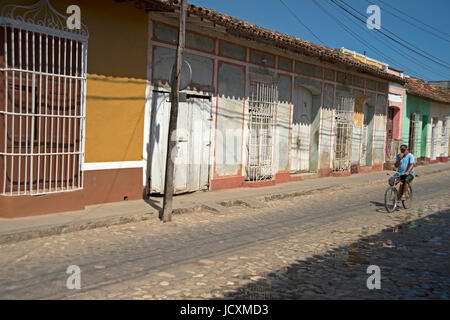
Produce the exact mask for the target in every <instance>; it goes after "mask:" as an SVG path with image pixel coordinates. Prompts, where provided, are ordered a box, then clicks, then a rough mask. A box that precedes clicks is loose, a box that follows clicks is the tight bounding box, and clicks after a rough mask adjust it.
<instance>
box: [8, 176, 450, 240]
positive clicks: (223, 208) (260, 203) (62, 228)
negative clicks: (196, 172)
mask: <svg viewBox="0 0 450 320" xmlns="http://www.w3.org/2000/svg"><path fill="white" fill-rule="evenodd" d="M449 170H450V168H445V169H437V170H431V171H430V172H427V173H425V174H427V175H430V174H436V173H440V172H444V171H449ZM420 175H421V174H417V175H416V176H417V177H420ZM386 180H387V179H386V178H382V179H381V178H380V179H376V180H372V181H367V182H363V183H361V182H355V183H347V184H341V185H334V186H328V187H323V188H315V189H310V190H304V191H296V192H287V193H278V194H270V195H266V196H260V197H255V198H252V199H246V200H240V199H235V200H224V201H219V202H217V203H208V204H201V205H195V206H193V207H184V208H176V209H174V210H173V214H174V215H179V214H188V213H195V212H210V213H215V214H224V213H227V212H229V210H230V209H231V208H233V207H246V208H249V209H260V208H263V207H264V203H267V202H270V201H276V200H283V199H291V198H296V197H301V196H306V195H311V194H315V193H319V192H323V191H329V190H345V189H347V190H348V189H354V188H358V187H361V186H367V185H368V184H377V183H380V182H383V181H386ZM151 217H153V212H152V213H141V214H136V215H132V216H122V217H120V216H119V217H113V218H106V219H102V220H98V221H88V222H81V223H68V224H62V225H56V226H48V227H40V228H36V229H34V230H25V231H18V232H14V233H10V234H2V235H0V245H3V244H10V243H15V242H20V241H26V240H32V239H36V238H44V237H49V236H54V235H61V234H66V233H71V232H77V231H82V230H89V229H96V228H104V227H110V226H116V225H123V224H128V223H134V222H142V221H147V220H149V219H150V218H151Z"/></svg>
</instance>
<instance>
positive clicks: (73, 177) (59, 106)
mask: <svg viewBox="0 0 450 320" xmlns="http://www.w3.org/2000/svg"><path fill="white" fill-rule="evenodd" d="M2 14H3V16H2V17H0V42H1V44H0V47H1V49H0V81H1V82H0V88H1V89H2V90H1V91H0V141H1V142H0V194H2V195H11V196H15V195H23V194H31V195H38V194H47V193H56V192H65V191H73V190H78V189H81V188H83V181H82V180H83V179H82V171H81V168H82V162H83V158H84V151H83V148H84V146H83V144H84V143H83V142H84V133H83V130H84V120H85V92H86V57H87V39H88V33H87V30H86V28H85V27H84V26H83V27H82V29H80V30H74V31H71V30H68V29H67V28H66V21H65V17H64V16H62V15H61V14H59V13H58V12H56V10H55V9H54V8H53V7H52V5H51V4H50V3H49V2H48V1H39V2H38V3H37V4H35V5H32V6H29V7H25V6H14V5H6V6H5V7H4V8H3V11H2ZM30 16H32V17H34V20H35V21H40V23H39V25H38V24H34V22H33V21H31V20H30V19H29V17H30ZM24 17H27V19H24ZM24 21H26V22H24ZM42 21H44V23H42ZM49 21H51V22H49ZM46 23H47V25H45V24H46Z"/></svg>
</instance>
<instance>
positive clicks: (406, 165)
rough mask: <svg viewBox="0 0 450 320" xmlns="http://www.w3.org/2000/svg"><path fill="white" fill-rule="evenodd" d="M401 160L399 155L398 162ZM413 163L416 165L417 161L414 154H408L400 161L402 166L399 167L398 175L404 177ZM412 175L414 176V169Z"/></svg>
mask: <svg viewBox="0 0 450 320" xmlns="http://www.w3.org/2000/svg"><path fill="white" fill-rule="evenodd" d="M399 159H400V155H399V154H398V155H397V160H396V161H398V160H399ZM411 163H413V164H416V160H415V159H414V155H413V154H412V153H408V154H407V155H406V156H405V157H403V159H402V160H401V161H400V166H399V167H398V170H397V172H398V174H400V175H404V174H405V173H406V171H407V170H408V168H409V166H410V165H411ZM410 174H412V175H414V169H412V170H411V172H410Z"/></svg>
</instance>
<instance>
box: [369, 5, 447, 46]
mask: <svg viewBox="0 0 450 320" xmlns="http://www.w3.org/2000/svg"><path fill="white" fill-rule="evenodd" d="M379 1H380V2H381V3H383V4H384V5H386V6H389V5H388V4H386V3H384V2H383V1H381V0H379ZM366 2H367V3H368V4H372V2H371V1H369V0H366ZM384 10H385V11H386V12H387V13H389V14H390V15H392V16H394V17H396V18H397V19H400V20H402V21H404V22H406V23H407V24H409V25H411V26H413V27H415V28H417V29H419V30H422V31H424V32H426V33H428V34H430V35H432V36H435V37H436V38H439V39H441V40H444V41H446V42H449V43H450V40H448V39H445V38H443V37H441V36H440V35H439V34H437V33H435V32H432V31H430V30H427V29H425V28H422V27H421V26H419V25H417V24H414V23H412V22H411V21H410V20H408V19H405V18H403V17H402V16H401V15H398V14H395V13H394V12H392V11H390V10H388V9H384Z"/></svg>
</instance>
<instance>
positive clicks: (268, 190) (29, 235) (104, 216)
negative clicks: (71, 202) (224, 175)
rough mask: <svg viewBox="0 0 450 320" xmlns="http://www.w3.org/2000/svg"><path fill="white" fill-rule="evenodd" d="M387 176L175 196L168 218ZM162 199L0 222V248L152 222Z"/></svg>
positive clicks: (431, 169)
mask: <svg viewBox="0 0 450 320" xmlns="http://www.w3.org/2000/svg"><path fill="white" fill-rule="evenodd" d="M446 170H450V163H439V164H434V165H427V166H420V167H418V168H416V169H415V171H416V175H417V177H418V178H419V179H420V176H421V175H422V174H431V173H438V172H442V171H446ZM392 173H393V172H392V171H381V172H373V173H366V174H357V175H352V176H349V177H340V178H335V177H326V178H314V179H308V180H303V181H297V182H289V183H284V184H279V185H275V186H270V187H264V188H239V189H232V190H222V191H214V192H196V193H192V194H186V195H180V196H176V197H175V198H174V214H181V213H189V212H195V211H210V212H214V213H220V214H226V213H227V211H229V210H232V208H233V206H247V207H250V208H260V207H263V206H264V202H266V201H270V200H275V199H283V198H290V197H296V196H300V195H303V194H306V193H310V192H314V191H316V192H317V191H321V190H326V189H331V188H336V187H339V188H342V187H346V188H347V187H348V188H355V187H358V186H363V185H367V184H372V183H383V182H385V183H386V184H387V179H388V176H387V175H388V174H392ZM162 200H163V199H162V197H151V198H150V199H146V200H137V201H127V202H120V203H112V204H104V205H97V206H90V207H87V208H86V209H85V210H81V211H73V212H64V213H56V214H50V215H43V216H37V217H26V218H18V219H12V220H10V219H0V244H5V243H11V242H17V241H22V240H28V239H34V238H38V237H44V236H50V235H56V234H63V233H68V232H74V231H79V230H85V229H93V228H100V227H106V226H112V225H117V224H125V223H130V222H138V221H144V220H149V219H157V217H158V212H159V210H160V208H161V207H162Z"/></svg>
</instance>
